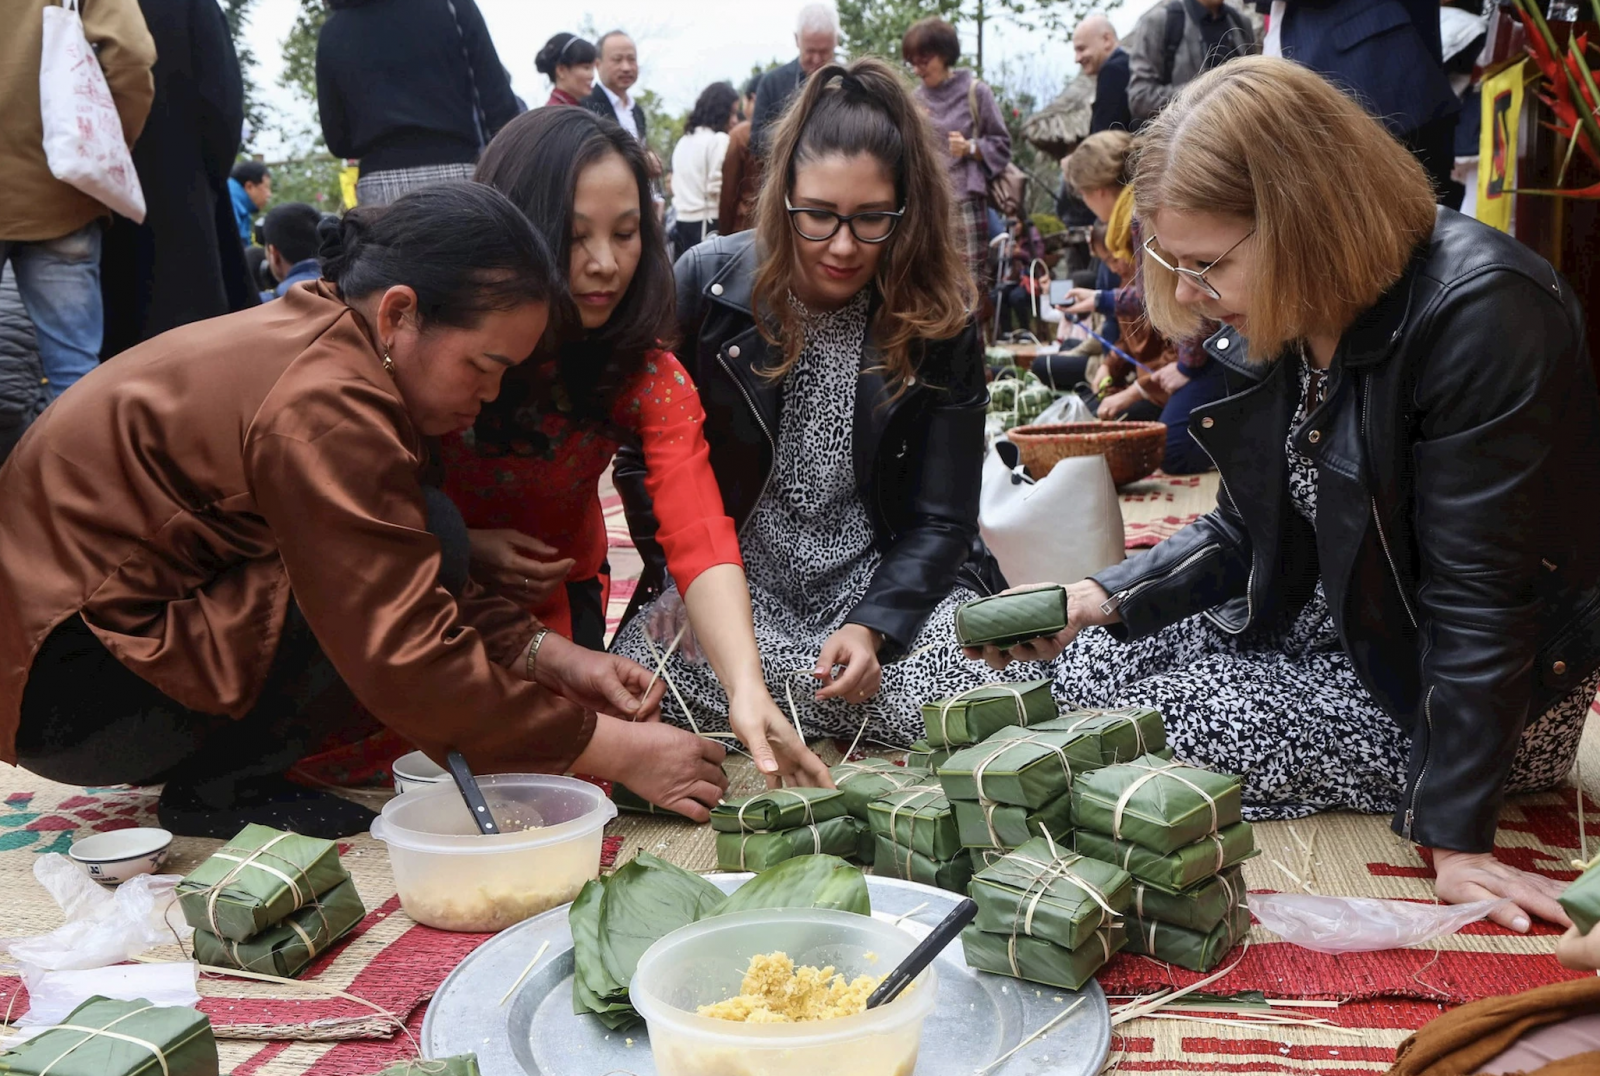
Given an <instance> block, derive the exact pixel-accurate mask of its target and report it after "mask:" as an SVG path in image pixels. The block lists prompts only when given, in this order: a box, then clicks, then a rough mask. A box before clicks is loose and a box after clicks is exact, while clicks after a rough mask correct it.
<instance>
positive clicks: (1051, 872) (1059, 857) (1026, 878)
mask: <svg viewBox="0 0 1600 1076" xmlns="http://www.w3.org/2000/svg"><path fill="white" fill-rule="evenodd" d="M1132 892H1133V878H1132V877H1131V876H1130V875H1129V874H1128V872H1127V871H1125V870H1122V869H1121V868H1120V867H1114V866H1112V865H1111V864H1110V863H1102V862H1100V861H1099V860H1094V859H1087V858H1085V857H1083V856H1080V855H1078V854H1077V853H1075V852H1063V851H1062V850H1061V849H1060V848H1059V847H1057V846H1056V845H1053V844H1052V843H1051V842H1049V841H1047V840H1045V839H1044V838H1042V837H1037V838H1034V839H1033V840H1031V841H1029V842H1028V843H1027V844H1024V845H1023V846H1022V847H1021V848H1018V849H1017V850H1015V851H1014V852H1012V853H1011V854H1010V855H1007V856H1005V857H1003V858H1002V859H1001V860H1000V861H999V862H998V863H995V864H993V865H992V866H988V867H985V868H984V869H983V870H981V871H979V872H978V873H977V874H975V875H973V876H972V882H971V884H970V885H968V886H967V895H968V896H970V897H971V898H972V899H973V900H974V901H976V902H977V905H978V916H977V918H976V919H974V920H973V925H974V926H975V927H977V928H978V929H979V930H982V931H987V932H989V933H991V934H996V933H997V934H1007V935H1009V934H1019V935H1021V936H1023V937H1027V938H1040V939H1043V940H1044V941H1048V942H1054V943H1055V944H1056V945H1059V946H1062V947H1063V948H1066V949H1076V948H1078V947H1079V946H1080V945H1083V944H1084V943H1086V942H1088V941H1089V940H1090V938H1091V937H1092V936H1093V934H1094V932H1095V931H1097V930H1100V929H1101V928H1103V927H1107V926H1110V925H1111V924H1112V923H1113V922H1114V921H1116V919H1117V917H1118V916H1119V915H1121V914H1122V913H1123V912H1125V911H1126V910H1127V908H1128V905H1129V902H1130V900H1131V899H1132Z"/></svg>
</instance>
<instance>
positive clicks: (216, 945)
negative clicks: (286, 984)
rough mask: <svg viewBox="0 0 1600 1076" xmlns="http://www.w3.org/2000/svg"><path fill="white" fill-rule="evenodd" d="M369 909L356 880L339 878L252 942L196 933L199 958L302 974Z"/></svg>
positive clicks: (283, 973) (270, 972) (275, 972)
mask: <svg viewBox="0 0 1600 1076" xmlns="http://www.w3.org/2000/svg"><path fill="white" fill-rule="evenodd" d="M366 914H367V910H366V908H364V907H363V906H362V904H361V895H360V894H359V893H357V892H356V884H355V883H354V882H340V883H339V884H338V885H336V886H334V887H333V888H332V889H330V890H328V891H327V892H326V893H324V894H322V896H320V897H318V898H317V901H316V903H315V904H311V905H307V906H306V907H304V908H301V909H300V910H299V911H298V912H295V913H294V914H293V915H291V916H289V917H288V918H287V919H285V920H284V921H283V922H281V923H279V924H278V925H277V926H272V927H268V928H267V929H266V930H263V931H262V932H261V933H259V934H257V935H256V936H255V937H253V938H251V939H250V940H248V941H242V942H238V941H229V940H227V939H225V938H219V937H217V936H216V935H215V934H213V933H211V931H209V930H196V931H195V932H194V941H193V945H194V958H195V960H197V961H199V962H200V963H202V964H210V965H213V966H215V967H222V968H241V969H243V970H245V971H259V972H264V973H265V974H267V975H278V976H293V975H298V974H299V973H300V972H301V971H302V970H303V969H304V968H305V966H306V965H307V964H309V963H311V961H312V960H313V959H314V958H315V957H316V955H317V954H318V953H321V952H325V951H327V949H328V947H329V946H330V945H332V944H333V943H334V942H336V941H338V940H339V939H340V938H342V937H344V936H345V935H346V934H347V933H349V932H350V931H351V930H352V929H353V928H354V927H355V925H356V924H357V923H359V922H361V917H362V916H364V915H366Z"/></svg>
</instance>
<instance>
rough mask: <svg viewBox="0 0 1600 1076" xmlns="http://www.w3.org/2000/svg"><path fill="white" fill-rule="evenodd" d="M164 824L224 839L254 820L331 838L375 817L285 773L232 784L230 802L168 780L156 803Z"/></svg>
mask: <svg viewBox="0 0 1600 1076" xmlns="http://www.w3.org/2000/svg"><path fill="white" fill-rule="evenodd" d="M156 817H157V818H158V819H160V821H161V825H162V828H164V829H169V830H171V831H172V832H173V833H175V834H177V835H178V836H180V837H221V838H223V839H224V840H226V839H227V838H229V837H232V836H234V835H235V834H237V833H238V832H239V831H240V830H241V829H243V828H244V827H245V826H247V825H249V824H250V823H252V822H256V823H259V824H260V825H263V826H271V827H272V828H273V829H283V830H289V831H290V832H293V833H300V834H303V835H305V836H307V837H320V838H322V839H324V840H334V839H336V838H339V837H350V836H354V835H355V834H357V833H365V832H366V831H367V830H368V828H370V827H371V825H372V820H373V819H374V818H376V817H378V816H377V814H376V813H375V812H373V811H370V810H368V809H367V808H365V807H363V806H361V804H359V803H354V802H352V801H350V800H347V799H345V798H344V797H343V796H337V795H335V794H334V793H332V792H322V791H318V790H317V789H314V788H307V787H305V786H304V785H297V784H295V783H294V782H293V781H290V780H289V779H288V778H286V777H281V776H279V777H252V778H247V779H244V780H241V781H238V782H236V783H235V784H234V786H233V794H232V796H231V802H228V803H222V804H217V803H211V802H207V799H206V798H205V797H203V796H202V795H201V793H200V792H199V790H198V789H197V788H195V786H193V785H192V784H189V783H186V782H183V781H182V780H176V781H168V782H167V786H166V787H165V788H164V789H162V791H161V798H160V799H159V800H158V801H157V802H156Z"/></svg>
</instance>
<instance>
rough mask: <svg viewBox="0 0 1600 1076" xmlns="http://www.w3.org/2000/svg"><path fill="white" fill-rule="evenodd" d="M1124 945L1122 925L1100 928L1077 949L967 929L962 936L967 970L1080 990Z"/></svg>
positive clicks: (1036, 939) (1124, 937) (976, 929)
mask: <svg viewBox="0 0 1600 1076" xmlns="http://www.w3.org/2000/svg"><path fill="white" fill-rule="evenodd" d="M1125 941H1126V935H1125V933H1124V931H1123V928H1122V925H1121V924H1120V923H1119V924H1117V925H1115V926H1109V927H1103V928H1102V929H1100V930H1097V931H1095V932H1094V934H1093V935H1092V936H1091V937H1090V938H1089V940H1088V941H1086V942H1085V943H1084V944H1082V945H1080V946H1078V948H1076V949H1063V948H1062V947H1061V946H1059V945H1055V944H1053V943H1051V942H1047V941H1042V940H1040V939H1039V938H1024V937H1016V936H1014V935H1010V934H990V933H988V932H987V931H982V930H979V929H978V928H977V927H972V926H969V927H967V928H966V929H965V930H963V931H962V932H961V949H962V952H963V953H964V954H965V955H966V958H967V966H968V967H971V968H977V969H978V970H979V971H987V972H992V973H993V974H995V975H1009V976H1011V977H1012V978H1014V979H1026V980H1028V981H1029V982H1032V983H1043V984H1044V985H1046V986H1058V987H1061V988H1062V989H1063V990H1080V989H1082V988H1083V984H1084V983H1086V982H1088V981H1089V980H1090V979H1091V978H1093V977H1094V973H1095V972H1097V971H1099V970H1100V969H1101V968H1102V967H1104V966H1105V963H1106V961H1108V960H1110V959H1111V956H1112V954H1114V953H1115V952H1116V951H1117V950H1118V949H1121V948H1122V946H1123V944H1124V942H1125Z"/></svg>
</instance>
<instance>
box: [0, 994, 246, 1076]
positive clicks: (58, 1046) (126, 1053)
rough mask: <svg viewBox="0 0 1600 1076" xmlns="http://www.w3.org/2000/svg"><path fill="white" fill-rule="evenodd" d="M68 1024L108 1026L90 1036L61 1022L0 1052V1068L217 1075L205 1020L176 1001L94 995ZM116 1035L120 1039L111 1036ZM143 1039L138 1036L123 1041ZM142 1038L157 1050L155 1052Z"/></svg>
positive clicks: (28, 1072) (65, 1074)
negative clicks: (153, 1002) (106, 1032)
mask: <svg viewBox="0 0 1600 1076" xmlns="http://www.w3.org/2000/svg"><path fill="white" fill-rule="evenodd" d="M62 1024H71V1025H72V1026H73V1028H100V1029H102V1030H106V1029H109V1030H110V1031H111V1034H110V1035H91V1034H89V1033H86V1032H83V1031H76V1030H72V1029H69V1028H67V1027H55V1028H52V1029H46V1030H45V1031H43V1032H41V1033H40V1034H39V1035H37V1036H35V1037H34V1038H31V1039H29V1040H27V1041H26V1042H21V1043H18V1044H16V1045H15V1046H12V1047H9V1048H8V1049H5V1050H3V1051H0V1072H4V1073H16V1074H17V1076H41V1074H43V1073H46V1072H48V1073H49V1074H50V1076H163V1074H165V1076H217V1070H218V1069H219V1068H220V1064H219V1062H218V1060H217V1040H216V1037H215V1035H214V1034H213V1033H212V1030H211V1020H210V1018H209V1017H207V1016H205V1015H204V1014H203V1013H200V1012H197V1011H196V1010H194V1009H189V1008H183V1007H181V1006H160V1007H156V1006H152V1005H151V1004H150V1003H149V1002H148V1001H145V1000H144V999H143V998H136V999H134V1000H133V1001H114V1000H112V999H110V998H104V997H101V996H99V995H98V994H97V995H95V996H94V997H91V998H89V999H88V1000H87V1001H85V1002H84V1003H83V1004H82V1005H79V1006H78V1007H77V1008H76V1009H73V1010H72V1012H71V1014H70V1015H68V1017H67V1018H66V1019H65V1020H63V1021H62ZM116 1035H120V1036H125V1037H124V1038H114V1037H113V1036H116ZM130 1039H133V1040H143V1041H129V1040H130ZM144 1043H150V1044H151V1045H153V1046H155V1047H157V1048H159V1049H160V1051H161V1053H160V1055H159V1057H158V1056H157V1055H154V1054H152V1053H151V1052H150V1049H149V1047H147V1046H145V1045H144Z"/></svg>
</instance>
